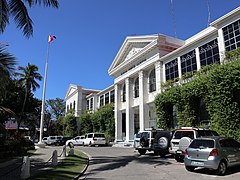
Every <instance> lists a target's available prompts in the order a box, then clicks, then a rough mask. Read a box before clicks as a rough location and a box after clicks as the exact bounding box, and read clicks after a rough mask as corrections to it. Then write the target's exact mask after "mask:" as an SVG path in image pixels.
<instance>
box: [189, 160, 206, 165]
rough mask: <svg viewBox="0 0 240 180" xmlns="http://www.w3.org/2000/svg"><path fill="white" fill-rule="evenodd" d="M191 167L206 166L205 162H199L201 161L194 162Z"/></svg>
mask: <svg viewBox="0 0 240 180" xmlns="http://www.w3.org/2000/svg"><path fill="white" fill-rule="evenodd" d="M191 165H195V166H204V163H203V162H199V161H192V162H191Z"/></svg>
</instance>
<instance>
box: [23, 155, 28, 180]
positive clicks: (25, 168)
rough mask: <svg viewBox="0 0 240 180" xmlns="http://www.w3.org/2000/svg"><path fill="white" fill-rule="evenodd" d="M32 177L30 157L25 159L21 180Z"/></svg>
mask: <svg viewBox="0 0 240 180" xmlns="http://www.w3.org/2000/svg"><path fill="white" fill-rule="evenodd" d="M29 177H30V159H29V157H28V156H24V157H23V165H22V168H21V179H27V178H29Z"/></svg>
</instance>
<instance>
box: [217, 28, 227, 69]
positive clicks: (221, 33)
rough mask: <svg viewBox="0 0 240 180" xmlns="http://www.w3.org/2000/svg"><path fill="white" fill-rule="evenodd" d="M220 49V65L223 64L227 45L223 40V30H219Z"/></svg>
mask: <svg viewBox="0 0 240 180" xmlns="http://www.w3.org/2000/svg"><path fill="white" fill-rule="evenodd" d="M217 40H218V48H219V56H220V63H221V64H223V63H224V62H223V61H224V58H225V45H224V38H223V31H222V29H218V38H217Z"/></svg>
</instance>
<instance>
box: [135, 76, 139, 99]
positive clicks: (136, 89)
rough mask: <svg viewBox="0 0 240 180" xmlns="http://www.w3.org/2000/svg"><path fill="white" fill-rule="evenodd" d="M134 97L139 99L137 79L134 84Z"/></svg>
mask: <svg viewBox="0 0 240 180" xmlns="http://www.w3.org/2000/svg"><path fill="white" fill-rule="evenodd" d="M134 97H135V98H137V97H139V78H138V77H137V78H136V79H135V82H134Z"/></svg>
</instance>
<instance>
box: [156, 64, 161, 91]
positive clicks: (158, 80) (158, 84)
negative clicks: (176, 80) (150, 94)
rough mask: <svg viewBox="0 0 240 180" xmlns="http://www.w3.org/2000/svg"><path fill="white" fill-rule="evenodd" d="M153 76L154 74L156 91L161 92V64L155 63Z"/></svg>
mask: <svg viewBox="0 0 240 180" xmlns="http://www.w3.org/2000/svg"><path fill="white" fill-rule="evenodd" d="M155 74H156V91H157V92H158V93H160V92H161V63H160V61H157V62H156V63H155Z"/></svg>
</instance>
